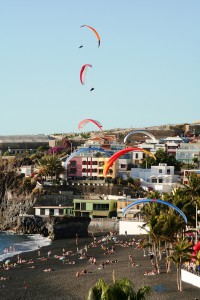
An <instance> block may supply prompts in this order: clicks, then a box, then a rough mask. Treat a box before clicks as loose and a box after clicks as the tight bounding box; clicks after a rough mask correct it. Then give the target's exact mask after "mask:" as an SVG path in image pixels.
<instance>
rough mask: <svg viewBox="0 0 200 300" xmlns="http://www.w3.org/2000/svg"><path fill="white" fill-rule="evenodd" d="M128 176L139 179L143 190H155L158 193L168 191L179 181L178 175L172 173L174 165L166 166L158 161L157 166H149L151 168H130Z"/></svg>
mask: <svg viewBox="0 0 200 300" xmlns="http://www.w3.org/2000/svg"><path fill="white" fill-rule="evenodd" d="M130 177H132V178H133V179H136V178H137V179H138V178H139V179H140V184H141V187H142V188H144V189H145V190H150V189H153V190H156V191H159V192H160V193H163V192H165V193H168V192H170V191H171V190H172V188H173V187H175V186H176V185H177V183H178V182H179V181H180V177H179V176H178V175H174V166H167V164H165V163H160V164H159V165H158V166H151V169H142V168H132V169H131V172H130Z"/></svg>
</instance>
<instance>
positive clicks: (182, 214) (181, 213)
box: [122, 199, 187, 224]
mask: <svg viewBox="0 0 200 300" xmlns="http://www.w3.org/2000/svg"><path fill="white" fill-rule="evenodd" d="M148 202H153V203H160V204H165V205H167V206H169V207H171V208H173V209H174V210H176V211H177V212H178V213H179V214H180V215H181V217H182V218H183V220H184V221H185V223H186V224H187V217H186V215H185V214H184V213H183V212H182V210H180V208H178V207H177V206H175V205H173V204H172V203H170V202H167V201H164V200H160V199H141V200H136V201H134V202H133V203H131V204H129V205H128V206H127V207H126V208H125V209H124V210H123V212H122V216H123V217H124V216H125V214H126V212H127V211H128V210H130V209H131V208H132V207H133V206H136V205H139V204H142V203H148Z"/></svg>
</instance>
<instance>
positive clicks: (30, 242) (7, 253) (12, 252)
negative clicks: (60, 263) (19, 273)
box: [0, 231, 52, 263]
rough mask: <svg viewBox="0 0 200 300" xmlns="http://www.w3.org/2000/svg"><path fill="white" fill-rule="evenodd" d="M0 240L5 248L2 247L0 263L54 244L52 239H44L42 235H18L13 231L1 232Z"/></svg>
mask: <svg viewBox="0 0 200 300" xmlns="http://www.w3.org/2000/svg"><path fill="white" fill-rule="evenodd" d="M2 237H5V240H4V239H3V240H2ZM9 237H11V238H10V243H9V244H8V241H9ZM12 237H13V239H12ZM23 237H24V240H22V241H21V240H20V238H23ZM0 238H1V243H2V244H3V246H5V247H3V248H4V249H3V248H2V247H1V248H2V249H1V251H0V263H1V262H2V261H4V260H6V259H10V258H11V257H14V256H16V255H18V254H22V253H26V252H31V251H34V250H37V249H38V248H42V247H45V246H48V245H50V244H51V243H52V240H51V239H50V238H48V237H43V236H42V235H41V234H17V233H15V232H13V231H1V232H0ZM7 238H8V239H7ZM18 238H19V239H18ZM1 246H2V245H1Z"/></svg>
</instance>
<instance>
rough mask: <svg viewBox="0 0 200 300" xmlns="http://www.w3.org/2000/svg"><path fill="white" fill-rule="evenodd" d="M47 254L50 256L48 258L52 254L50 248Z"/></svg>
mask: <svg viewBox="0 0 200 300" xmlns="http://www.w3.org/2000/svg"><path fill="white" fill-rule="evenodd" d="M47 256H48V258H50V256H51V251H50V250H49V251H48V253H47Z"/></svg>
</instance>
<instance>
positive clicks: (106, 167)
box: [103, 147, 156, 177]
mask: <svg viewBox="0 0 200 300" xmlns="http://www.w3.org/2000/svg"><path fill="white" fill-rule="evenodd" d="M131 151H141V152H144V153H146V154H148V155H150V156H152V157H153V158H154V159H156V158H155V156H154V155H153V154H152V153H151V152H149V151H147V150H145V149H143V148H135V147H128V148H124V149H122V150H119V151H117V152H116V153H114V154H113V155H112V156H111V157H110V158H109V160H108V161H107V163H106V164H105V166H104V169H103V175H104V177H106V175H107V173H108V170H109V169H110V167H111V166H112V165H113V163H114V162H115V160H117V159H118V158H119V157H120V156H122V155H124V154H126V153H128V152H131Z"/></svg>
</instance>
